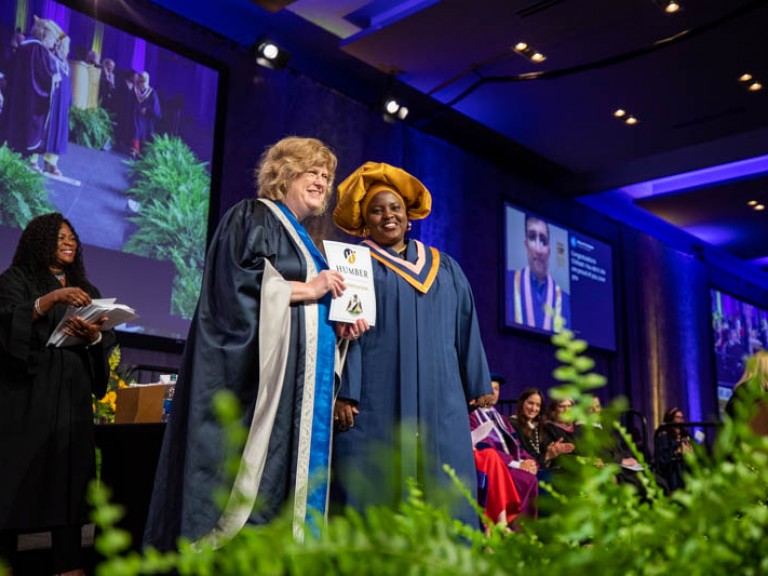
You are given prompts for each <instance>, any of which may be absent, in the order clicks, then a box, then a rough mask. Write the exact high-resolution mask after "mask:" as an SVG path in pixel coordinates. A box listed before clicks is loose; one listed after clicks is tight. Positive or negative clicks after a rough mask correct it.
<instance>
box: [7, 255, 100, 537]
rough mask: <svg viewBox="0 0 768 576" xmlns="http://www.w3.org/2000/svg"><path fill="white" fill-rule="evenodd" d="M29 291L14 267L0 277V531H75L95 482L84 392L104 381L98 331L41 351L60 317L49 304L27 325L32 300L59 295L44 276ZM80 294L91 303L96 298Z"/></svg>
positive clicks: (88, 406) (57, 309)
mask: <svg viewBox="0 0 768 576" xmlns="http://www.w3.org/2000/svg"><path fill="white" fill-rule="evenodd" d="M48 284H49V285H48V286H46V290H45V291H43V292H40V291H39V290H37V289H35V287H34V286H33V285H32V283H31V282H30V281H29V280H28V279H27V277H26V276H25V274H24V273H23V271H22V270H21V269H19V268H9V269H8V270H6V271H5V272H4V273H3V274H2V275H0V530H12V531H23V530H35V529H41V528H50V527H60V526H74V525H80V524H83V523H85V522H86V520H87V509H86V505H85V492H86V487H87V484H88V482H89V481H90V480H91V479H92V478H93V477H94V471H95V460H94V442H93V404H92V399H91V393H95V394H96V395H97V396H98V397H101V396H103V395H104V392H105V390H106V386H107V382H108V380H109V366H108V363H107V358H108V348H109V346H110V344H111V343H114V334H113V333H111V332H104V333H103V335H102V336H103V337H102V341H101V343H99V344H96V345H94V346H90V347H86V346H84V345H78V346H70V347H65V348H53V347H46V342H47V341H48V338H49V336H50V335H51V333H52V332H53V330H54V329H55V327H56V326H57V325H58V323H59V321H60V320H61V318H62V317H63V316H64V312H65V311H66V306H64V305H62V304H56V305H55V306H54V307H53V308H52V309H51V310H50V311H49V312H48V313H47V314H46V315H45V316H44V317H43V318H41V319H39V320H36V321H33V320H32V310H33V306H34V302H35V299H36V298H38V297H39V296H42V295H43V294H45V293H47V292H50V291H52V290H56V289H58V288H61V285H60V284H59V283H58V281H57V280H56V278H55V277H54V276H53V275H51V277H50V282H49V283H48ZM87 292H89V294H90V295H91V296H92V297H93V298H98V297H99V293H98V291H97V290H96V289H95V288H93V287H89V288H88V289H87Z"/></svg>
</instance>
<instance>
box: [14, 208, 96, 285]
mask: <svg viewBox="0 0 768 576" xmlns="http://www.w3.org/2000/svg"><path fill="white" fill-rule="evenodd" d="M62 224H66V225H67V226H69V228H70V229H71V230H72V233H73V234H74V236H75V239H76V240H77V249H76V250H75V259H74V261H73V262H72V264H69V265H67V266H66V267H65V268H64V272H65V273H66V274H67V286H77V287H79V288H82V289H84V290H86V291H89V289H90V288H91V283H90V282H89V281H88V277H87V276H86V274H85V266H84V264H83V247H82V244H80V237H79V236H78V235H77V232H76V231H75V228H74V226H72V224H71V223H70V221H69V220H67V219H66V218H64V216H63V215H62V214H61V213H59V212H52V213H50V214H43V215H42V216H38V217H37V218H33V219H32V220H30V222H29V224H27V227H26V228H25V229H24V231H23V232H22V233H21V238H19V243H18V245H17V246H16V253H15V254H14V255H13V263H12V266H16V267H18V268H21V269H22V270H23V271H24V273H25V274H26V276H27V277H28V278H29V279H30V280H31V281H32V283H33V284H34V285H35V286H36V287H37V288H38V289H40V290H41V291H44V290H45V288H46V286H47V285H48V284H50V281H51V267H52V266H54V265H55V264H56V251H57V249H58V244H59V230H60V229H61V225H62Z"/></svg>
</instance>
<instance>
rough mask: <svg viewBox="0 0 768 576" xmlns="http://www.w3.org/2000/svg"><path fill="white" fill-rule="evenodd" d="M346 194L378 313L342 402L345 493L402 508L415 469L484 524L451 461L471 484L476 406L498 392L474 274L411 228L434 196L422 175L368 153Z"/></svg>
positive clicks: (347, 499)
mask: <svg viewBox="0 0 768 576" xmlns="http://www.w3.org/2000/svg"><path fill="white" fill-rule="evenodd" d="M338 193H339V195H338V204H337V206H336V209H335V211H334V213H333V219H334V222H336V224H337V225H338V226H339V227H340V228H342V229H343V230H345V231H346V232H348V233H350V234H353V235H356V236H361V237H363V238H366V240H364V244H365V245H366V246H368V247H369V248H370V249H371V256H372V259H373V274H374V282H375V289H376V306H377V315H376V316H377V322H376V325H375V326H374V327H372V328H371V329H370V330H369V331H368V332H366V333H365V334H363V335H362V336H361V337H360V339H359V340H357V341H355V342H353V343H352V344H351V345H350V348H349V351H348V354H347V361H346V364H345V368H344V373H343V378H342V384H341V388H340V390H339V393H338V398H337V400H336V404H335V406H334V418H335V419H336V420H335V422H336V426H337V430H338V433H337V434H336V436H335V439H334V451H333V456H334V461H333V466H334V472H335V476H334V477H335V487H334V494H335V498H336V501H337V502H338V503H340V504H345V505H351V506H353V507H355V508H358V509H364V508H365V507H367V506H370V505H391V506H395V505H397V503H398V502H399V501H400V500H401V499H402V497H403V495H404V493H405V492H406V479H407V478H409V477H410V478H413V479H415V480H417V481H418V482H419V484H420V487H421V489H422V490H423V491H424V494H425V497H426V498H427V500H428V501H430V502H432V503H434V504H438V505H446V506H448V507H449V509H450V510H451V513H452V514H453V515H454V517H456V518H459V519H461V520H462V521H464V522H466V523H468V524H470V525H472V526H475V525H477V524H478V518H477V515H476V514H475V512H474V511H473V510H472V508H471V507H470V506H469V505H468V504H467V503H466V502H465V501H464V499H463V498H462V497H461V496H460V495H458V494H455V493H452V492H453V490H452V488H453V487H452V483H451V481H450V479H449V477H448V476H447V474H446V473H445V472H444V471H443V468H442V467H443V465H444V464H447V465H449V466H450V467H451V468H453V469H454V470H455V471H456V472H457V474H458V475H459V477H460V478H461V480H462V482H463V483H464V485H465V486H466V487H467V488H469V489H470V490H474V488H475V485H476V476H475V465H474V459H473V454H472V440H471V436H470V431H469V419H468V417H467V406H468V404H470V405H471V404H476V405H481V406H485V405H489V404H490V402H492V399H493V395H492V390H491V379H490V374H489V372H488V365H487V361H486V357H485V352H484V350H483V345H482V342H481V339H480V330H479V327H478V322H477V315H476V311H475V305H474V301H473V299H472V292H471V289H470V286H469V283H468V282H467V279H466V277H465V276H464V273H463V272H462V270H461V268H460V267H459V265H458V263H457V262H456V261H455V260H453V258H451V257H450V256H448V255H446V254H443V253H441V252H439V251H438V250H437V249H436V248H432V247H428V246H425V245H424V244H422V243H421V242H419V241H418V240H414V239H408V238H406V234H407V232H408V231H409V230H410V220H418V219H421V218H425V217H426V216H427V215H428V214H429V212H430V209H431V205H432V198H431V195H430V193H429V191H428V190H427V189H426V187H425V186H424V185H423V184H422V183H421V182H420V181H419V180H418V179H417V178H416V177H414V176H412V175H411V174H409V173H407V172H405V171H404V170H401V169H400V168H396V167H394V166H390V165H389V164H384V163H377V162H367V163H366V164H364V165H363V166H361V167H360V168H358V169H357V170H356V171H355V172H354V173H353V174H352V175H350V176H349V177H348V178H347V179H346V180H344V182H342V183H341V185H340V186H339V188H338Z"/></svg>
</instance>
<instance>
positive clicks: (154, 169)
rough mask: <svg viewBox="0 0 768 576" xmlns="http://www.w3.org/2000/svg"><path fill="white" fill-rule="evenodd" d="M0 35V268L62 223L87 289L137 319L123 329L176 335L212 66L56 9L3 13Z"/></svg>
mask: <svg viewBox="0 0 768 576" xmlns="http://www.w3.org/2000/svg"><path fill="white" fill-rule="evenodd" d="M0 26H1V27H2V60H1V61H0V73H2V78H1V79H0V90H1V91H2V105H1V106H2V107H1V108H0V142H2V147H0V269H5V268H7V267H8V266H9V265H10V262H11V259H12V257H13V250H14V248H15V246H16V244H17V242H18V238H19V236H20V234H21V230H23V228H24V227H25V226H26V224H27V223H28V222H29V220H30V219H31V218H33V217H34V216H37V215H39V214H43V213H47V212H54V211H57V212H61V213H62V214H63V215H64V216H65V217H66V218H67V219H69V220H70V221H71V222H72V224H73V226H74V227H75V229H76V230H77V232H78V234H79V236H80V240H81V243H82V244H83V250H84V258H85V263H86V267H87V270H88V274H89V276H90V279H91V281H92V282H93V283H94V284H95V285H96V286H98V287H99V289H100V291H101V292H102V294H103V296H104V297H114V298H117V299H118V301H119V302H122V303H125V304H127V305H129V306H131V307H133V308H135V309H136V310H137V312H138V313H139V314H140V316H141V317H140V319H138V320H137V321H136V322H135V323H132V324H128V325H124V326H122V327H121V330H123V331H125V332H132V333H136V334H143V335H149V336H157V337H163V338H168V339H173V340H176V341H178V340H181V339H184V338H186V335H187V329H188V326H189V320H190V319H191V317H192V314H193V312H194V307H195V305H196V302H197V298H198V294H199V288H200V282H201V278H202V267H203V262H204V253H205V245H206V238H207V233H208V224H209V206H210V203H211V195H212V186H211V182H212V178H211V176H212V168H215V166H213V159H214V158H215V157H216V154H215V147H216V142H217V139H216V138H215V133H216V120H217V109H218V108H219V107H218V106H217V95H218V92H219V83H220V78H221V71H220V66H219V65H218V64H216V63H211V62H208V61H206V60H205V59H203V58H200V57H198V56H193V55H192V53H191V52H189V51H187V50H184V51H183V55H182V53H180V52H179V50H178V49H177V48H174V49H169V48H166V47H161V46H159V45H156V44H154V43H152V42H149V41H148V40H147V39H146V36H147V35H146V34H145V33H144V31H142V30H141V29H140V28H134V27H133V26H132V25H130V23H122V22H118V23H115V22H109V23H107V22H104V21H101V20H99V19H96V18H94V17H92V16H89V15H86V14H83V13H80V12H77V11H75V10H73V9H71V8H69V7H67V6H65V5H63V4H60V3H58V2H54V1H53V0H18V2H14V1H11V2H3V3H2V7H0ZM128 30H130V31H131V32H128ZM204 62H205V63H204Z"/></svg>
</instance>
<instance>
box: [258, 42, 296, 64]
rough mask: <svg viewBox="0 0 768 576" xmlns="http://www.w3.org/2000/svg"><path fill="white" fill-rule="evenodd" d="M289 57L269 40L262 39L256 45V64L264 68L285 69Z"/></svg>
mask: <svg viewBox="0 0 768 576" xmlns="http://www.w3.org/2000/svg"><path fill="white" fill-rule="evenodd" d="M290 58H291V55H290V54H289V53H288V51H287V50H285V49H283V48H280V47H279V46H278V45H277V44H275V43H274V42H272V41H271V40H269V39H267V38H264V39H262V40H260V41H259V43H258V44H257V45H256V62H257V63H258V64H260V65H261V66H264V67H265V68H271V69H272V70H281V69H283V68H285V67H286V65H287V64H288V60H290Z"/></svg>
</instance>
